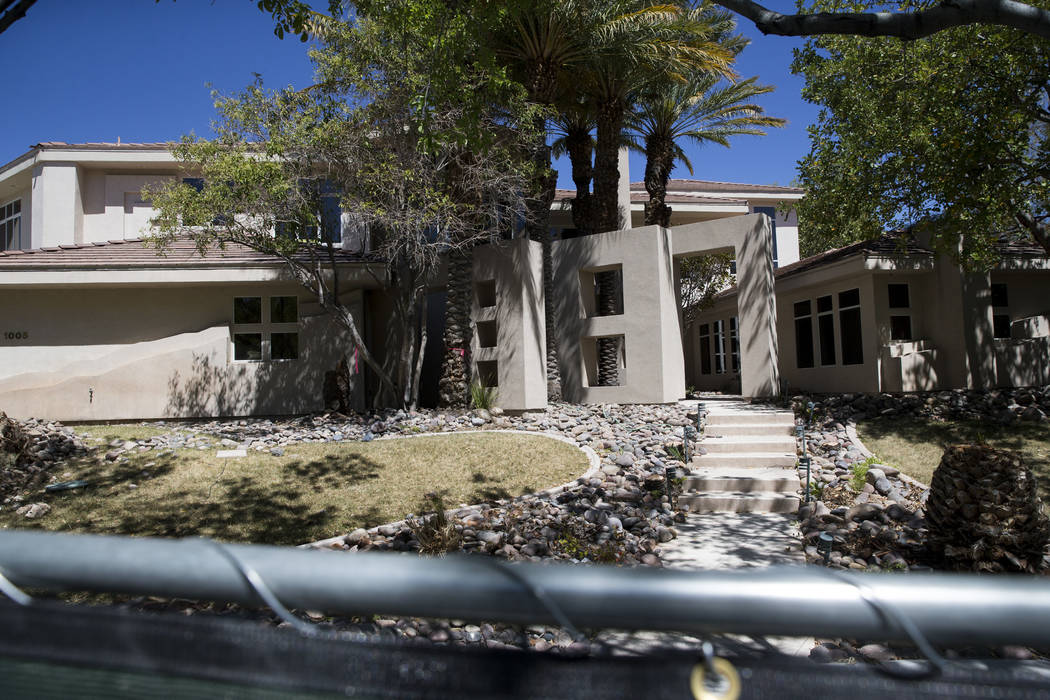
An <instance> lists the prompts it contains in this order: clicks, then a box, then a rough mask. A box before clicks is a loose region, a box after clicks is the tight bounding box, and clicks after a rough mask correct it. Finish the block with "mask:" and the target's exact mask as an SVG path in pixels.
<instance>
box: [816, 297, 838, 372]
mask: <svg viewBox="0 0 1050 700" xmlns="http://www.w3.org/2000/svg"><path fill="white" fill-rule="evenodd" d="M817 330H818V331H819V332H820V364H821V366H825V367H826V366H828V365H833V364H835V313H834V309H833V308H832V304H831V296H830V295H828V296H826V297H817Z"/></svg>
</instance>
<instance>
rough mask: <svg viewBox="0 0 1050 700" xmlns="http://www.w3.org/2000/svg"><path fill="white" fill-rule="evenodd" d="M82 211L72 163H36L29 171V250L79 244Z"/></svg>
mask: <svg viewBox="0 0 1050 700" xmlns="http://www.w3.org/2000/svg"><path fill="white" fill-rule="evenodd" d="M83 216H84V207H83V205H82V203H81V198H80V179H79V177H78V175H77V166H76V164H75V163H39V164H37V165H36V166H35V167H34V168H33V216H32V218H31V220H30V221H31V223H32V229H31V231H30V241H31V246H32V247H33V248H44V247H52V246H57V245H68V244H70V243H78V242H80V241H81V240H82V233H81V229H82V228H83Z"/></svg>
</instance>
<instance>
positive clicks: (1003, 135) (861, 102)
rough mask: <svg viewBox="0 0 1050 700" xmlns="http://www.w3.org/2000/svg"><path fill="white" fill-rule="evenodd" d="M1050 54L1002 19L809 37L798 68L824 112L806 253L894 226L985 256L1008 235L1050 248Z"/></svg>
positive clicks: (809, 159) (809, 187)
mask: <svg viewBox="0 0 1050 700" xmlns="http://www.w3.org/2000/svg"><path fill="white" fill-rule="evenodd" d="M817 7H818V8H819V9H833V8H835V7H837V6H836V5H825V4H821V5H818V6H817ZM1048 52H1050V45H1048V44H1047V43H1046V41H1045V40H1042V39H1039V38H1038V37H1035V36H1033V35H1029V34H1024V33H1020V32H1016V31H1013V30H1009V29H1000V28H993V27H980V28H977V27H960V28H956V29H952V30H950V31H944V32H940V33H938V34H936V35H934V36H931V37H929V38H926V39H920V40H917V41H914V42H903V41H900V40H897V39H867V40H865V39H858V38H854V37H831V36H828V37H821V38H818V39H812V40H810V41H809V42H807V44H806V46H805V48H803V49H802V50H800V51H798V52H797V55H796V59H795V63H794V66H793V68H794V70H795V71H796V72H798V73H800V74H802V75H804V76H805V78H806V87H805V89H804V90H803V96H804V97H805V98H806V99H807V100H809V101H811V102H814V103H816V104H819V105H820V106H821V111H820V115H819V118H818V120H817V123H816V124H814V125H813V126H811V127H810V135H811V139H812V149H811V151H810V153H809V155H807V156H806V158H805V159H803V160H802V161H801V163H800V180H801V185H802V186H803V187H805V189H806V191H807V196H806V198H805V199H803V200H802V201H801V202H800V203H799V207H798V211H799V218H800V231H801V232H802V234H803V237H802V241H801V243H802V252H803V254H804V255H810V254H814V253H816V252H819V251H821V250H825V249H827V248H829V247H834V246H838V245H843V244H846V243H849V242H852V241H856V240H863V239H868V238H873V237H875V236H878V235H880V234H881V233H882V232H884V231H885V230H887V229H894V228H910V229H912V230H913V231H915V232H916V233H923V234H928V235H929V236H930V237H931V239H932V242H933V244H934V246H935V247H937V248H938V249H940V250H943V251H946V252H948V253H951V254H954V255H957V256H959V257H960V258H961V260H962V261H963V262H965V263H966V264H968V265H974V266H984V265H988V264H991V263H992V262H994V260H995V259H996V258H997V243H998V241H999V240H1000V238H1001V237H1003V236H1007V237H1015V238H1017V237H1027V238H1030V239H1034V240H1035V241H1037V242H1038V243H1039V244H1041V245H1042V246H1043V247H1044V248H1047V250H1048V251H1050V236H1048V232H1047V220H1048V215H1050V212H1048V210H1047V202H1048V201H1050V185H1048V180H1047V175H1048V174H1050V143H1048V140H1047V127H1048V126H1050V112H1048V111H1047V94H1048V91H1050V60H1048V58H1050V56H1048Z"/></svg>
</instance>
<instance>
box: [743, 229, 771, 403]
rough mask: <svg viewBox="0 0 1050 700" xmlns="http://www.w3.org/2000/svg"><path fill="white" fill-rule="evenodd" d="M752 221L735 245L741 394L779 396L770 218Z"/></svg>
mask: <svg viewBox="0 0 1050 700" xmlns="http://www.w3.org/2000/svg"><path fill="white" fill-rule="evenodd" d="M746 218H748V219H752V221H751V222H750V224H751V225H750V227H749V228H747V229H745V230H744V231H743V234H744V235H743V237H742V240H741V241H740V242H739V243H737V245H736V275H737V288H738V289H739V292H738V294H737V324H738V326H739V331H738V333H739V335H740V393H741V394H742V395H744V396H778V395H779V394H780V367H779V364H778V361H779V347H778V344H777V306H776V296H775V294H774V288H773V286H774V285H773V249H772V245H771V243H770V240H771V239H770V234H771V230H770V225H769V217H768V216H766V215H764V214H762V215H759V216H755V217H746Z"/></svg>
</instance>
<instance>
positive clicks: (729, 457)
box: [692, 452, 797, 469]
mask: <svg viewBox="0 0 1050 700" xmlns="http://www.w3.org/2000/svg"><path fill="white" fill-rule="evenodd" d="M796 461H797V458H796V457H795V454H794V452H791V453H787V452H748V453H744V454H741V453H734V454H711V453H709V454H706V455H700V456H699V457H696V458H695V459H693V463H692V466H693V468H694V469H703V468H706V467H711V468H720V467H738V468H745V469H746V468H758V467H785V468H787V467H794V466H795V463H796Z"/></svg>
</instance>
